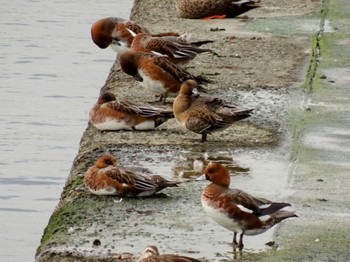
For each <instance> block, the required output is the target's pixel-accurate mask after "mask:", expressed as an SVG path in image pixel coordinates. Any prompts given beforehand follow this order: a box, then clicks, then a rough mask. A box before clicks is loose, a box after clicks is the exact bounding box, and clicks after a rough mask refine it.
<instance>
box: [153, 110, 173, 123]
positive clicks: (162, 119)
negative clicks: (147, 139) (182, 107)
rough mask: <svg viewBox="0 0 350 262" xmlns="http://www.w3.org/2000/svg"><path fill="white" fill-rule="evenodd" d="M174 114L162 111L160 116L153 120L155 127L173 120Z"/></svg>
mask: <svg viewBox="0 0 350 262" xmlns="http://www.w3.org/2000/svg"><path fill="white" fill-rule="evenodd" d="M174 117H175V116H174V113H173V111H162V112H161V114H160V116H159V117H157V119H156V120H155V123H154V124H155V127H158V126H160V125H161V124H163V123H165V122H166V121H168V120H169V119H171V118H174Z"/></svg>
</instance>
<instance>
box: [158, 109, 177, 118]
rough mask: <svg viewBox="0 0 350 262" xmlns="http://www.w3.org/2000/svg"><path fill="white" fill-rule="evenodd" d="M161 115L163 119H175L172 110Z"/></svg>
mask: <svg viewBox="0 0 350 262" xmlns="http://www.w3.org/2000/svg"><path fill="white" fill-rule="evenodd" d="M161 115H162V116H163V117H165V118H166V119H171V118H174V117H175V116H174V113H173V111H170V110H169V111H162V113H161Z"/></svg>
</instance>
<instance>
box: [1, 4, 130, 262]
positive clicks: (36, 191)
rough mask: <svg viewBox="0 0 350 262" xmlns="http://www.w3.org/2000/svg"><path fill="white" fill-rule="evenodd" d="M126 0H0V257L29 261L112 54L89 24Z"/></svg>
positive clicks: (117, 10) (123, 10)
mask: <svg viewBox="0 0 350 262" xmlns="http://www.w3.org/2000/svg"><path fill="white" fill-rule="evenodd" d="M131 6H132V1H131V0H117V1H105V2H103V1H97V0H95V1H92V0H88V1H87V0H84V1H83V0H80V1H67V0H61V1H59V0H54V1H44V0H36V1H21V2H20V1H16V0H12V1H9V0H5V1H2V3H1V7H0V25H1V40H0V94H1V100H0V101H1V111H0V128H1V132H0V152H1V160H0V167H1V171H0V225H1V227H0V246H1V249H0V257H1V261H4V262H5V261H32V260H34V255H35V251H36V247H37V246H38V245H39V243H40V238H41V236H42V232H43V229H44V228H45V226H46V225H47V223H48V219H49V217H50V215H51V213H52V211H53V210H54V208H55V206H56V205H57V203H58V200H59V197H60V193H61V191H62V188H63V185H64V183H65V180H66V178H67V176H68V174H69V170H70V168H71V165H72V161H73V159H74V157H75V155H76V153H77V151H78V148H79V140H80V137H81V135H82V133H83V131H84V130H85V128H86V126H87V120H88V111H89V109H90V107H91V105H92V104H93V103H94V102H95V101H96V99H97V96H98V93H99V89H100V87H101V86H102V85H103V84H104V82H105V80H106V78H107V75H108V73H109V69H110V67H111V66H112V64H113V62H114V58H115V54H114V53H113V51H112V50H101V49H99V48H98V47H97V46H95V45H94V44H93V42H92V41H91V39H90V27H91V24H92V23H93V22H94V21H96V20H97V19H100V18H103V17H107V16H119V17H123V18H126V19H127V18H128V17H129V14H130V9H131Z"/></svg>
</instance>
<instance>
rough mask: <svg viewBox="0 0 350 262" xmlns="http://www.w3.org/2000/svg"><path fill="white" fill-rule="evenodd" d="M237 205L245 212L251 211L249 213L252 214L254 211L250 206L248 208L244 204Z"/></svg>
mask: <svg viewBox="0 0 350 262" xmlns="http://www.w3.org/2000/svg"><path fill="white" fill-rule="evenodd" d="M237 207H238V208H239V209H240V210H242V211H243V212H246V213H249V214H252V213H253V210H251V209H249V208H246V207H244V206H242V205H237Z"/></svg>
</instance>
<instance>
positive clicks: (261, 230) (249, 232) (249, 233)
mask: <svg viewBox="0 0 350 262" xmlns="http://www.w3.org/2000/svg"><path fill="white" fill-rule="evenodd" d="M269 228H271V226H269V227H266V228H256V229H251V230H246V231H244V234H245V235H247V236H255V235H259V234H261V233H264V232H265V231H266V230H268V229H269Z"/></svg>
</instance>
